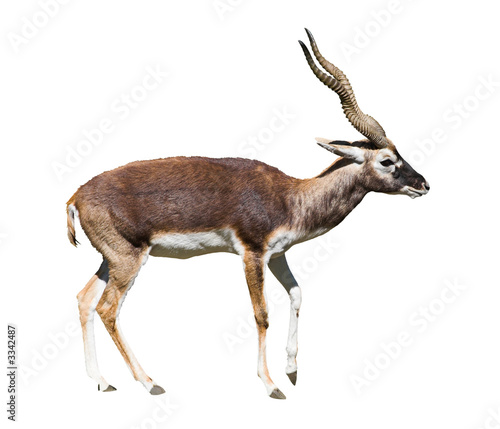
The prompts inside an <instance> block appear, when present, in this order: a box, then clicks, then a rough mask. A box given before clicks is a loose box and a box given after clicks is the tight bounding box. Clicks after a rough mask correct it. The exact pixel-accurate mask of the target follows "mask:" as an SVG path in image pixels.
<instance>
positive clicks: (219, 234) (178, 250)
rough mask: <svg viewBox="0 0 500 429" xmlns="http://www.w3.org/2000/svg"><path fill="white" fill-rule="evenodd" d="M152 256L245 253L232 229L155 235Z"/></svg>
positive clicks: (183, 256) (180, 256)
mask: <svg viewBox="0 0 500 429" xmlns="http://www.w3.org/2000/svg"><path fill="white" fill-rule="evenodd" d="M150 246H151V251H150V252H149V254H150V255H152V256H163V257H168V258H179V259H187V258H192V257H193V256H199V255H205V254H207V253H214V252H228V253H237V254H240V255H243V246H242V245H241V243H240V241H239V240H238V239H237V238H236V235H235V234H234V232H233V231H232V230H230V229H220V230H214V231H208V232H190V233H186V234H183V233H177V232H172V233H166V234H163V235H158V236H156V237H154V238H153V239H152V240H151V242H150Z"/></svg>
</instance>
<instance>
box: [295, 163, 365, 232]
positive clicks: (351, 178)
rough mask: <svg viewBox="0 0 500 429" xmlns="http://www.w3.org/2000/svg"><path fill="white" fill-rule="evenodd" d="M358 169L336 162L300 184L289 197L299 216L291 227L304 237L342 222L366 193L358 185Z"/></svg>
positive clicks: (327, 229) (359, 175)
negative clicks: (297, 190)
mask: <svg viewBox="0 0 500 429" xmlns="http://www.w3.org/2000/svg"><path fill="white" fill-rule="evenodd" d="M361 168H362V167H361V166H360V165H358V164H356V163H351V162H349V161H347V160H345V159H340V160H339V161H337V162H336V163H334V164H333V165H332V166H330V167H329V168H328V169H326V170H325V171H324V172H323V173H321V174H320V175H319V176H316V177H313V178H312V179H306V180H304V181H302V183H301V184H300V190H299V192H297V194H296V195H294V196H293V198H294V199H295V204H294V206H295V207H296V209H297V210H298V212H299V213H300V216H297V217H296V218H295V221H294V223H295V227H296V228H297V229H298V230H301V231H303V232H304V233H305V234H307V235H309V234H313V235H320V234H323V233H325V232H327V231H329V230H330V229H332V228H334V227H335V226H337V225H338V224H339V223H340V222H342V221H343V220H344V219H345V217H346V216H347V215H348V214H349V213H350V212H351V211H352V210H353V209H354V208H355V207H356V206H357V205H358V204H359V203H360V202H361V200H362V199H363V197H364V196H365V195H366V194H367V193H368V190H367V189H366V188H365V187H364V186H363V184H362V182H361V174H360V173H361Z"/></svg>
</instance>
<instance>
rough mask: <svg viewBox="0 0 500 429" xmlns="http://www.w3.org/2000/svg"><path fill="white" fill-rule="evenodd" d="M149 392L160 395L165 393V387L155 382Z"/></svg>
mask: <svg viewBox="0 0 500 429" xmlns="http://www.w3.org/2000/svg"><path fill="white" fill-rule="evenodd" d="M149 393H151V395H161V394H162V393H165V389H163V387H161V386H158V385H156V384H155V385H154V386H153V388H152V389H151V390H150V391H149Z"/></svg>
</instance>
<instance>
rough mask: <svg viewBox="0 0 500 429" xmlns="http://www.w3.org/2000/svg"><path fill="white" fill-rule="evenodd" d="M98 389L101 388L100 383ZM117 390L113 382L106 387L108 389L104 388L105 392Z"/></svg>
mask: <svg viewBox="0 0 500 429" xmlns="http://www.w3.org/2000/svg"><path fill="white" fill-rule="evenodd" d="M97 390H101V385H100V384H98V385H97ZM115 390H116V388H115V387H113V386H111V384H110V385H109V386H108V387H106V389H104V390H103V392H113V391H115Z"/></svg>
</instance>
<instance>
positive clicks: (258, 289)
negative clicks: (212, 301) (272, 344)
mask: <svg viewBox="0 0 500 429" xmlns="http://www.w3.org/2000/svg"><path fill="white" fill-rule="evenodd" d="M243 262H244V266H245V276H246V280H247V284H248V290H249V291H250V298H251V300H252V306H253V311H254V314H255V322H256V324H257V332H258V335H259V358H258V365H257V375H258V376H259V377H260V379H261V380H262V382H263V383H264V386H265V387H266V390H267V394H268V395H269V396H270V397H271V398H275V399H285V395H284V394H283V393H282V392H281V391H280V390H279V389H278V388H277V387H276V385H275V384H274V382H273V380H271V376H270V375H269V370H268V368H267V361H266V331H267V328H268V327H269V322H268V314H267V305H266V299H265V297H264V261H263V258H262V255H258V254H255V253H253V252H247V253H246V254H245V256H244V258H243Z"/></svg>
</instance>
